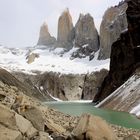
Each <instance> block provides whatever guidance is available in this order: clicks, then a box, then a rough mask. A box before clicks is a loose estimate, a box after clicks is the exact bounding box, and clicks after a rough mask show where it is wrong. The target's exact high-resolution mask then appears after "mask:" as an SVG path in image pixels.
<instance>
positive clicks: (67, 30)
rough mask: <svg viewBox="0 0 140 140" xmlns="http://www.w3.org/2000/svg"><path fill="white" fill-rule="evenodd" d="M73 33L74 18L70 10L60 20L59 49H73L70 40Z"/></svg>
mask: <svg viewBox="0 0 140 140" xmlns="http://www.w3.org/2000/svg"><path fill="white" fill-rule="evenodd" d="M72 32H73V23H72V17H71V15H70V13H69V9H66V10H65V11H64V12H63V13H62V14H61V16H60V17H59V20H58V33H57V47H62V48H66V49H69V48H70V47H72V46H71V45H72V44H71V43H72V42H71V40H69V39H70V38H71V37H70V36H71V35H72Z"/></svg>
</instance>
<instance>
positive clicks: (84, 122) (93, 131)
mask: <svg viewBox="0 0 140 140" xmlns="http://www.w3.org/2000/svg"><path fill="white" fill-rule="evenodd" d="M72 134H73V137H74V138H75V140H76V139H78V140H116V135H115V134H114V132H113V131H112V130H111V128H110V127H109V125H108V124H107V123H106V122H105V121H104V120H103V119H101V118H100V117H97V116H92V115H90V114H83V115H82V116H81V117H80V120H79V122H78V125H77V126H76V128H75V129H74V130H73V132H72Z"/></svg>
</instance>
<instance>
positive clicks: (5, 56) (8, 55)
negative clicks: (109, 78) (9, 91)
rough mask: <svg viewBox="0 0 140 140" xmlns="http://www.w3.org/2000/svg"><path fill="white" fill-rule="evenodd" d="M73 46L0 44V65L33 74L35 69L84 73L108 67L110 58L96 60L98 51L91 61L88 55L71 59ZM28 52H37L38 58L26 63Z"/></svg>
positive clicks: (74, 49)
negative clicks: (14, 46) (10, 46)
mask: <svg viewBox="0 0 140 140" xmlns="http://www.w3.org/2000/svg"><path fill="white" fill-rule="evenodd" d="M76 49H77V48H73V49H71V50H70V51H68V52H65V50H64V49H62V48H56V49H54V50H49V49H46V46H36V47H28V48H13V49H12V48H7V47H4V46H0V67H2V68H5V69H7V70H9V71H22V72H24V73H30V74H35V72H36V71H40V72H45V71H53V72H59V73H65V74H70V73H72V74H85V73H91V72H93V71H99V70H101V69H103V68H105V69H109V63H110V60H109V59H107V60H101V61H99V60H97V57H98V53H99V51H98V52H96V53H95V57H94V59H93V60H92V61H89V57H86V58H82V59H80V58H75V59H73V60H71V54H72V53H73V52H74V51H76ZM29 53H37V54H39V58H36V59H35V61H34V62H33V63H31V64H28V63H27V60H26V58H27V56H28V55H29Z"/></svg>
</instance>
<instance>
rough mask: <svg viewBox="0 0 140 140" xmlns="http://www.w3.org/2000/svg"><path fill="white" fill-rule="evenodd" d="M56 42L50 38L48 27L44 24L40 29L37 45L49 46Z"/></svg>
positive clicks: (53, 38)
mask: <svg viewBox="0 0 140 140" xmlns="http://www.w3.org/2000/svg"><path fill="white" fill-rule="evenodd" d="M55 42H56V39H55V37H52V36H51V35H50V33H49V30H48V25H47V24H46V23H44V24H43V25H42V26H41V28H40V34H39V40H38V43H37V45H45V46H51V45H53V44H54V43H55Z"/></svg>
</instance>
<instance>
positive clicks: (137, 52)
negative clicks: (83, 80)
mask: <svg viewBox="0 0 140 140" xmlns="http://www.w3.org/2000/svg"><path fill="white" fill-rule="evenodd" d="M124 3H126V4H127V5H128V8H127V10H126V13H125V14H126V17H127V22H128V30H127V31H125V32H123V33H122V34H121V35H120V37H119V38H118V40H117V41H116V42H114V43H113V45H112V50H111V62H110V71H109V74H108V75H107V76H106V77H105V79H104V81H103V83H102V87H101V89H100V91H99V92H98V93H97V95H96V97H95V98H94V102H97V101H101V100H103V99H104V98H106V97H107V96H108V95H110V94H111V93H112V92H113V91H114V90H116V89H117V88H118V87H119V86H120V85H122V84H123V83H124V82H125V81H126V80H127V79H128V78H129V77H130V76H131V75H132V74H133V73H134V71H135V70H136V68H138V67H140V47H139V46H140V24H139V23H140V16H139V13H140V0H129V1H127V0H126V1H125V2H123V3H122V5H124Z"/></svg>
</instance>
